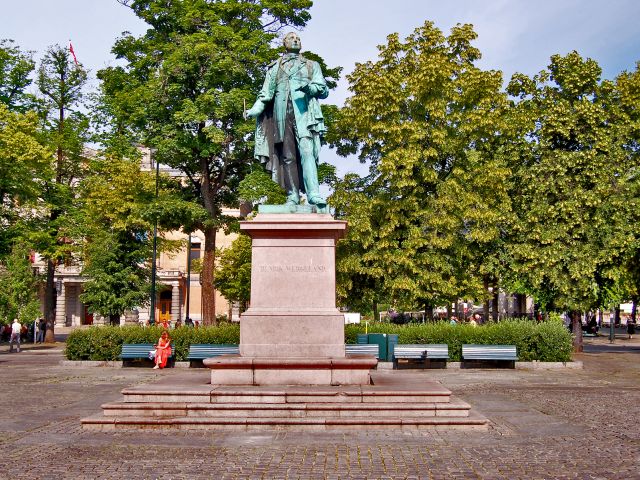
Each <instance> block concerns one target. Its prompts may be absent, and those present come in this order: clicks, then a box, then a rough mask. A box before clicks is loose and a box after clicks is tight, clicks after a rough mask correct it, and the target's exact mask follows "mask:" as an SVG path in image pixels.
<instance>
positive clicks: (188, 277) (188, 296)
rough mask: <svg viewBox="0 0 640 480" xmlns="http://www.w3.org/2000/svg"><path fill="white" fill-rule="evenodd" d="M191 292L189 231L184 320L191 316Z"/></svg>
mask: <svg viewBox="0 0 640 480" xmlns="http://www.w3.org/2000/svg"><path fill="white" fill-rule="evenodd" d="M190 293H191V232H189V241H188V242H187V306H186V309H185V310H186V311H185V318H184V321H185V322H186V321H187V319H188V318H189V301H190Z"/></svg>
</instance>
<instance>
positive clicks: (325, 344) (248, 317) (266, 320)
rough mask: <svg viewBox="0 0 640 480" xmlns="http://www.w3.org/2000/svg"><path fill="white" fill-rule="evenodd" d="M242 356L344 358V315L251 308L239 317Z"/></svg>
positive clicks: (331, 311)
mask: <svg viewBox="0 0 640 480" xmlns="http://www.w3.org/2000/svg"><path fill="white" fill-rule="evenodd" d="M240 355H242V356H243V357H277V358H280V357H300V358H309V357H313V358H315V357H344V315H343V314H341V313H339V312H338V311H337V310H336V309H333V310H329V311H326V312H322V311H316V312H297V313H295V314H284V313H281V312H274V313H271V314H267V313H265V312H263V311H256V310H255V309H251V308H250V309H248V310H247V311H246V312H245V313H244V314H243V315H242V319H241V320H240Z"/></svg>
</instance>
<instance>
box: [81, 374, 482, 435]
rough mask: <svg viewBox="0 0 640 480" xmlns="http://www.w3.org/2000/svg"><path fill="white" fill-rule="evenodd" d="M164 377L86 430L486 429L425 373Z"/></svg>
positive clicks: (127, 395)
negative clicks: (328, 380) (266, 382)
mask: <svg viewBox="0 0 640 480" xmlns="http://www.w3.org/2000/svg"><path fill="white" fill-rule="evenodd" d="M196 378H197V379H194V377H193V376H191V378H190V379H186V380H185V379H183V381H179V379H176V378H166V379H162V380H161V381H160V382H158V383H156V384H150V385H140V386H136V387H132V388H126V389H124V390H123V391H122V394H123V395H124V398H123V401H121V402H113V403H107V404H104V405H102V409H103V412H102V414H98V415H95V416H93V417H89V418H85V419H83V420H82V425H83V427H84V428H85V429H91V430H103V431H109V430H118V429H142V428H144V429H148V428H180V429H211V430H214V429H237V430H249V429H261V428H263V429H274V428H275V429H291V430H334V429H335V430H340V429H353V428H367V429H369V428H387V429H402V430H404V429H416V428H436V429H452V428H464V429H486V428H487V426H488V421H487V419H486V418H485V417H483V416H482V415H480V414H478V413H476V412H474V411H472V410H471V406H470V405H469V404H468V403H466V402H464V401H462V400H460V399H457V398H456V397H454V396H452V395H451V392H450V391H449V390H447V389H446V388H444V387H443V386H442V385H441V384H440V383H438V382H435V381H432V380H428V379H427V378H426V376H425V375H424V374H403V373H398V372H393V373H372V375H371V379H372V383H373V384H372V385H363V386H335V387H334V386H330V387H324V386H322V387H318V386H282V387H272V386H269V387H260V386H253V387H232V386H215V385H214V386H212V385H210V384H205V383H204V382H205V381H206V380H202V378H201V377H196Z"/></svg>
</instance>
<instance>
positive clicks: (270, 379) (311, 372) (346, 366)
mask: <svg viewBox="0 0 640 480" xmlns="http://www.w3.org/2000/svg"><path fill="white" fill-rule="evenodd" d="M203 363H204V365H205V366H206V367H208V368H210V369H211V385H369V383H370V381H371V377H370V373H369V371H370V370H371V369H375V368H376V365H377V363H378V361H377V360H376V358H375V357H372V356H369V355H353V356H349V357H321V358H320V357H318V358H295V357H286V358H272V357H244V356H239V355H222V356H219V357H214V358H207V359H205V360H204V362H203Z"/></svg>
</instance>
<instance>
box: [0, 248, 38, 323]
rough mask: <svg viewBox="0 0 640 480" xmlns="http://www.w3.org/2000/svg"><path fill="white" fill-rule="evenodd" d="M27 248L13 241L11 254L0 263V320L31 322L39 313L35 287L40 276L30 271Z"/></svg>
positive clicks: (36, 288)
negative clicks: (15, 319)
mask: <svg viewBox="0 0 640 480" xmlns="http://www.w3.org/2000/svg"><path fill="white" fill-rule="evenodd" d="M29 255H30V250H29V248H28V247H27V245H26V244H25V243H23V242H20V243H16V244H15V245H14V247H13V249H12V250H11V254H10V255H9V256H8V257H7V258H6V259H5V261H4V262H3V263H0V321H1V322H2V323H10V322H11V321H12V320H13V319H14V318H17V319H18V320H20V322H21V323H24V322H33V321H34V320H35V319H36V318H38V317H39V316H40V299H39V298H38V291H39V286H40V279H39V278H38V277H37V275H34V273H33V269H32V268H31V261H30V260H29Z"/></svg>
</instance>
